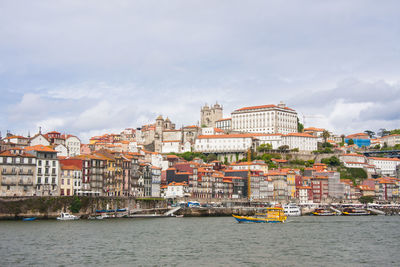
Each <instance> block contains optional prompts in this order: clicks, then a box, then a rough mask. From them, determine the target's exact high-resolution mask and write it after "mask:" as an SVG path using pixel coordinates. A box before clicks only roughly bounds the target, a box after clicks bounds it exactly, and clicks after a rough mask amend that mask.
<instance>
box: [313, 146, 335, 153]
mask: <svg viewBox="0 0 400 267" xmlns="http://www.w3.org/2000/svg"><path fill="white" fill-rule="evenodd" d="M313 153H314V154H330V153H333V151H332V149H330V148H329V147H327V148H324V149H320V150H314V151H313Z"/></svg>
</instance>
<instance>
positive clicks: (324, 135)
mask: <svg viewBox="0 0 400 267" xmlns="http://www.w3.org/2000/svg"><path fill="white" fill-rule="evenodd" d="M330 136H331V134H330V133H329V132H328V131H327V130H324V131H323V132H322V137H323V138H324V143H325V144H326V143H327V140H328V138H329V137H330Z"/></svg>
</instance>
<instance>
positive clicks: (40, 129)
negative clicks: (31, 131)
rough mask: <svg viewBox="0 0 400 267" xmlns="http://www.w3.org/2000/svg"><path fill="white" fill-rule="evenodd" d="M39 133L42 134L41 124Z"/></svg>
mask: <svg viewBox="0 0 400 267" xmlns="http://www.w3.org/2000/svg"><path fill="white" fill-rule="evenodd" d="M39 134H42V127H41V126H39Z"/></svg>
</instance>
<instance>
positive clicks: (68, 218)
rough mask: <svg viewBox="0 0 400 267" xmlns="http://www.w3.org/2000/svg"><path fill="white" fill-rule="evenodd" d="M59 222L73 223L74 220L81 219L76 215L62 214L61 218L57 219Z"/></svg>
mask: <svg viewBox="0 0 400 267" xmlns="http://www.w3.org/2000/svg"><path fill="white" fill-rule="evenodd" d="M57 220H59V221H72V220H79V217H78V216H75V215H72V214H69V213H65V212H62V213H61V215H60V217H57Z"/></svg>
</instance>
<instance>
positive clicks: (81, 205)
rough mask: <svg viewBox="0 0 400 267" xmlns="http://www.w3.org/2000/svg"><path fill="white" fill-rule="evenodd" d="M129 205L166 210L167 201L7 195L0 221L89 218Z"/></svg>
mask: <svg viewBox="0 0 400 267" xmlns="http://www.w3.org/2000/svg"><path fill="white" fill-rule="evenodd" d="M121 208H126V209H129V210H133V211H134V210H151V209H167V208H168V206H167V201H166V200H164V199H161V198H125V197H77V196H73V197H72V196H71V197H66V196H63V197H25V198H24V197H5V198H0V220H15V219H17V220H18V219H21V218H23V217H37V218H40V219H55V218H57V217H58V216H59V215H60V213H61V212H72V213H73V214H75V215H78V216H81V217H88V216H89V215H91V214H94V213H95V212H96V210H103V209H104V210H109V209H121Z"/></svg>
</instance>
